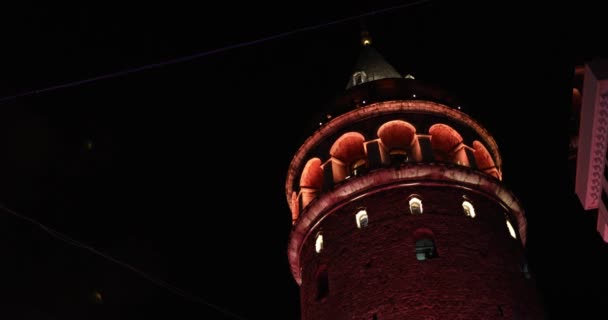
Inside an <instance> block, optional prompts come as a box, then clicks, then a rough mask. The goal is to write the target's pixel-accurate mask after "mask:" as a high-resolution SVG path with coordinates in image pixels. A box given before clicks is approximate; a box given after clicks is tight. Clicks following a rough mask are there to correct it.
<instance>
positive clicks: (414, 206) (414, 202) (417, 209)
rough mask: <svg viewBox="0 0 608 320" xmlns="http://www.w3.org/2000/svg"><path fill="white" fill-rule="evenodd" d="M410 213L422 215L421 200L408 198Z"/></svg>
mask: <svg viewBox="0 0 608 320" xmlns="http://www.w3.org/2000/svg"><path fill="white" fill-rule="evenodd" d="M410 212H411V213H412V214H422V200H420V199H419V198H417V197H415V196H414V197H411V198H410Z"/></svg>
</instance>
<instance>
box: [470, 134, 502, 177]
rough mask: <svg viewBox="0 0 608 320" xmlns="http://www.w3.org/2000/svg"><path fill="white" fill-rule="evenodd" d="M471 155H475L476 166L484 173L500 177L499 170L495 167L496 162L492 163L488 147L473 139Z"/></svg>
mask: <svg viewBox="0 0 608 320" xmlns="http://www.w3.org/2000/svg"><path fill="white" fill-rule="evenodd" d="M473 149H475V151H473V156H475V162H476V163H477V168H478V169H479V170H481V171H484V172H485V173H487V174H489V175H492V176H494V177H495V178H497V179H501V178H502V177H501V174H500V171H498V168H496V164H494V159H492V156H491V155H490V153H489V152H488V149H486V147H485V146H484V145H483V143H481V142H479V141H477V140H475V141H473Z"/></svg>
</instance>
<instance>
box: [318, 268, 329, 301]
mask: <svg viewBox="0 0 608 320" xmlns="http://www.w3.org/2000/svg"><path fill="white" fill-rule="evenodd" d="M328 295H329V276H328V274H327V266H326V265H322V266H320V267H319V270H318V271H317V301H321V300H323V299H325V298H327V296H328Z"/></svg>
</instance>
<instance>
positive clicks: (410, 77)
mask: <svg viewBox="0 0 608 320" xmlns="http://www.w3.org/2000/svg"><path fill="white" fill-rule="evenodd" d="M404 78H405V79H412V80H414V79H416V78H414V76H413V75H411V74H406V75H405V77H404Z"/></svg>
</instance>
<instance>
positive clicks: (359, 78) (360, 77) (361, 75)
mask: <svg viewBox="0 0 608 320" xmlns="http://www.w3.org/2000/svg"><path fill="white" fill-rule="evenodd" d="M366 80H367V74H365V72H363V71H358V72H355V73H354V74H353V85H355V86H356V85H359V84H362V83H363V82H365V81H366Z"/></svg>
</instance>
